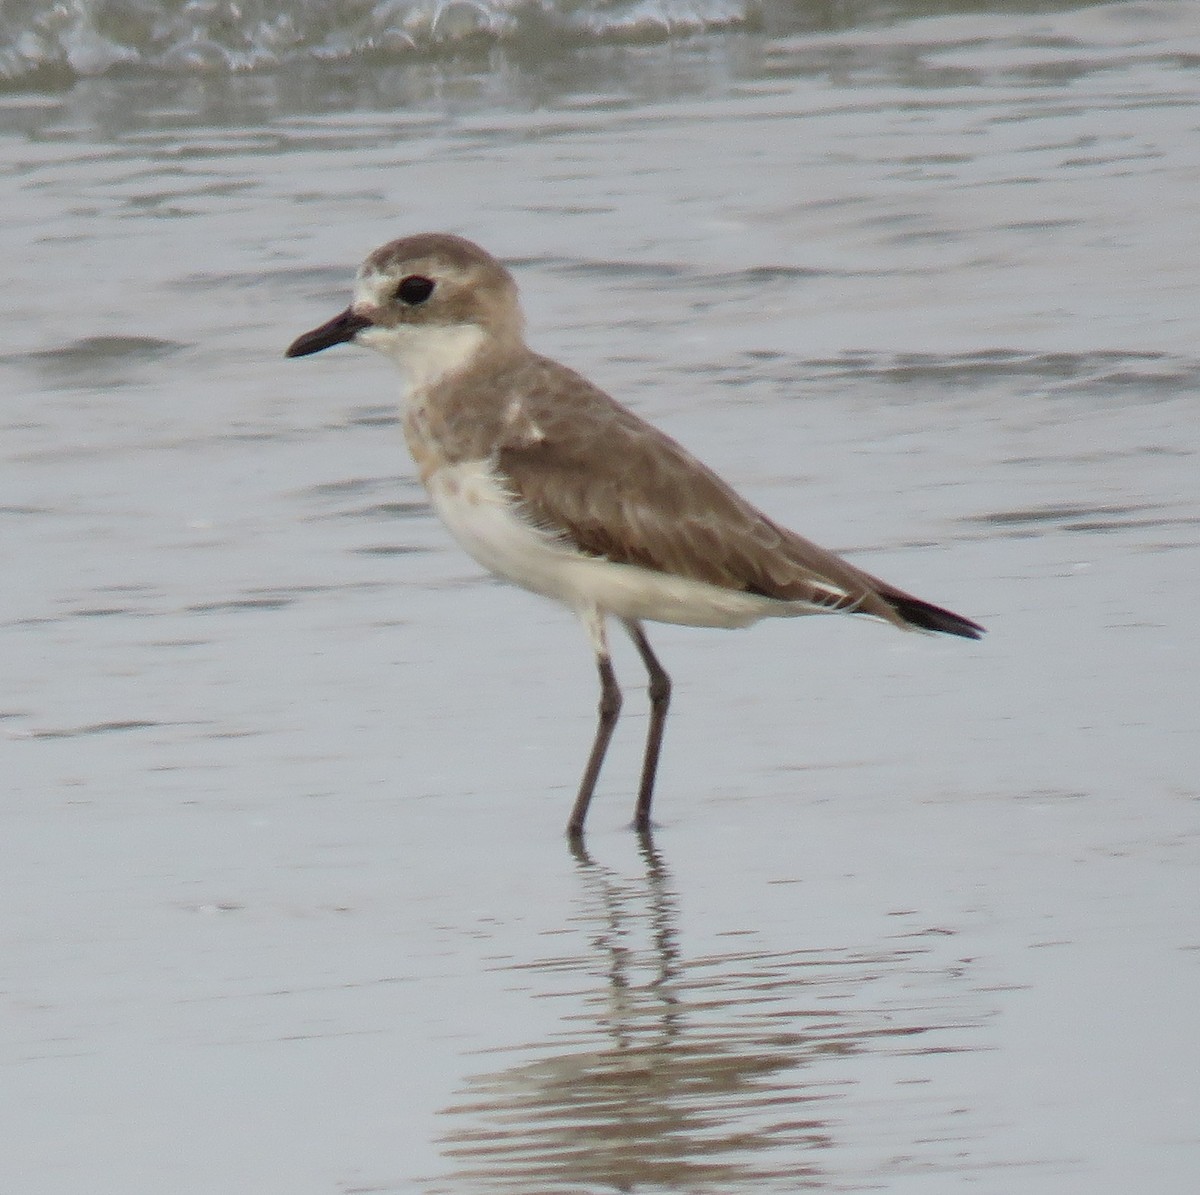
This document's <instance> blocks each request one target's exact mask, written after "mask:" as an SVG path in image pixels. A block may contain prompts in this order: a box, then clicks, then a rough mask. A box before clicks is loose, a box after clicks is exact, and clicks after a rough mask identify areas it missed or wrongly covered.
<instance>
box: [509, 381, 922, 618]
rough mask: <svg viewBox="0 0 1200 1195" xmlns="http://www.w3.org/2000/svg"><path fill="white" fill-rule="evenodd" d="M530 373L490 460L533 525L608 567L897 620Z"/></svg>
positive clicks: (698, 477)
mask: <svg viewBox="0 0 1200 1195" xmlns="http://www.w3.org/2000/svg"><path fill="white" fill-rule="evenodd" d="M540 364H541V366H542V368H541V369H540V370H539V374H538V376H537V377H535V378H530V377H525V378H523V379H521V385H520V387H519V388H515V387H514V390H513V393H514V394H519V395H520V404H521V406H520V418H516V417H513V418H510V420H509V423H510V433H509V434H508V435H506V436H505V437H503V438H502V440H501V447H500V449H499V452H498V459H497V462H496V463H497V466H498V468H499V469H500V471H501V473H502V474H503V475H504V477H505V480H506V483H507V484H508V485H509V486H510V488H511V490H512V492H513V494H514V495H515V496H516V497H517V498H518V500H519V501H520V503H521V505H522V507H523V510H524V512H525V514H526V516H527V517H528V518H530V519H531V520H532V521H533V522H535V523H536V524H538V525H539V526H541V527H543V528H545V529H546V530H548V531H552V532H553V533H555V534H558V535H561V536H563V537H564V538H565V539H567V540H568V541H569V542H571V543H572V544H573V545H574V546H576V547H577V548H578V549H579V550H580V551H583V552H586V553H588V554H590V555H594V556H599V557H603V558H604V559H607V560H611V561H615V562H617V563H622V564H636V565H640V566H642V567H643V568H649V569H654V570H656V571H659V572H664V573H672V574H675V575H678V576H682V577H687V578H690V579H692V580H696V581H704V582H707V583H708V584H710V585H718V586H722V587H724V588H727V589H733V590H738V591H741V592H748V593H756V594H761V595H763V596H766V597H770V598H775V599H778V600H780V601H785V602H802V603H807V604H810V605H812V606H814V607H818V608H823V609H829V610H839V609H842V610H853V611H856V612H861V613H865V614H873V615H875V616H876V617H879V618H884V619H887V620H888V621H889V622H894V623H897V624H903V623H906V622H908V621H909V620H908V619H906V618H904V617H903V616H902V615H901V614H899V613H898V611H897V609H896V607H895V606H894V605H893V604H892V603H891V602H890V601H888V600H887V599H886V598H884V597H883V596H882V595H881V593H880V590H881V589H886V588H887V587H885V586H883V584H882V582H879V581H877V580H876V579H875V578H874V577H871V576H870V575H869V574H867V573H864V572H862V571H860V570H859V569H856V568H855V567H854V566H853V565H850V564H848V563H847V562H846V561H844V560H842V559H840V558H839V557H838V556H836V555H834V554H833V553H832V552H829V551H826V550H825V549H824V548H821V547H818V546H817V545H816V544H814V543H811V542H810V541H808V540H806V539H804V538H802V537H801V536H799V535H796V534H795V533H794V532H791V531H788V530H787V529H785V528H783V527H780V526H779V525H778V524H777V523H775V522H773V521H772V520H771V519H769V518H768V517H767V516H766V515H764V514H763V513H762V512H761V511H759V510H757V509H755V507H753V506H752V505H751V504H750V503H749V502H747V501H746V500H745V499H744V498H742V497H741V496H740V495H739V494H737V493H736V491H734V490H733V489H732V488H731V487H730V486H729V485H727V484H726V483H725V482H724V481H722V480H721V478H720V477H718V476H717V475H716V474H715V473H714V472H713V471H712V470H711V469H709V468H708V467H707V466H706V465H704V464H703V463H701V462H700V461H699V460H698V459H697V458H696V457H694V456H693V455H692V454H691V453H690V452H688V451H687V449H685V448H684V447H682V445H680V444H679V443H677V442H676V441H675V440H673V439H671V438H670V437H669V436H667V435H666V434H664V433H663V432H661V431H659V430H658V429H657V428H655V427H653V426H651V425H650V424H648V423H646V422H645V421H644V420H642V419H640V418H639V417H638V416H637V415H635V414H633V412H631V411H629V410H627V409H626V408H625V407H622V406H621V405H620V404H618V403H617V402H616V401H615V400H613V399H612V398H610V397H609V396H608V395H607V394H605V393H604V392H603V391H601V390H598V389H597V388H596V387H594V386H592V385H591V384H590V383H588V382H586V381H585V380H584V379H583V378H581V377H580V376H579V375H577V374H574V373H573V372H571V371H569V370H566V369H565V368H564V367H562V366H559V365H557V364H555V363H554V362H550V361H546V360H545V359H541V361H540ZM563 375H566V376H565V377H564V376H563ZM564 396H569V401H565V400H564ZM508 409H509V411H510V413H511V412H513V411H514V409H515V408H513V407H512V405H511V404H510V406H509V408H508ZM894 592H896V594H897V595H898V596H907V595H900V594H899V591H894ZM913 600H916V599H913Z"/></svg>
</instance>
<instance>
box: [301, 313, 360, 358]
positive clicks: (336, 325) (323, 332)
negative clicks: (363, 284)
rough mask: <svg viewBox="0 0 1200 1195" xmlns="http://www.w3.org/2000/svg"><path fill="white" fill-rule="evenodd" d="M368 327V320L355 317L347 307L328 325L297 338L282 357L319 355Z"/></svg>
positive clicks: (352, 337)
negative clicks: (323, 350)
mask: <svg viewBox="0 0 1200 1195" xmlns="http://www.w3.org/2000/svg"><path fill="white" fill-rule="evenodd" d="M370 326H371V321H370V320H369V319H367V318H366V317H365V316H362V315H355V314H354V312H353V311H351V309H350V308H349V307H347V308H346V310H345V311H343V312H342V313H341V314H340V315H335V316H334V317H333V319H331V320H330V321H329V323H327V324H322V325H321V326H320V327H319V328H314V329H313V330H312V331H311V332H305V333H304V335H303V336H297V337H296V339H295V340H293V341H292V343H291V344H289V345H288V350H287V352H286V353H285V354H284V356H285V357H307V356H308V354H309V353H319V352H320V351H321V350H322V349H328V348H332V347H333V346H334V345H335V344H345V343H346V341H347V340H353V339H354V337H355V334H356V333H358V332H361V331H362V330H363V328H369V327H370Z"/></svg>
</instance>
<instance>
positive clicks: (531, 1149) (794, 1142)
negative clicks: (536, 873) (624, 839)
mask: <svg viewBox="0 0 1200 1195" xmlns="http://www.w3.org/2000/svg"><path fill="white" fill-rule="evenodd" d="M573 853H574V855H575V859H576V862H577V865H578V873H579V878H580V883H581V892H580V897H579V912H578V913H577V915H576V916H575V917H574V918H573V925H572V926H570V927H568V928H576V929H577V928H579V927H580V926H582V927H583V929H584V933H585V934H586V938H587V949H586V951H584V952H582V953H579V954H575V955H564V956H557V957H550V958H546V959H542V960H539V961H536V962H533V963H525V964H521V965H519V966H517V967H515V968H513V969H514V970H518V971H525V972H526V973H529V972H534V973H535V975H536V980H535V984H534V990H536V991H537V992H538V994H540V995H546V994H559V995H562V996H563V997H565V998H567V999H569V1000H570V1001H571V1006H572V1009H573V1011H572V1012H571V1013H569V1014H568V1015H567V1016H566V1017H565V1018H564V1020H563V1022H562V1024H561V1026H560V1027H559V1029H558V1030H557V1032H555V1033H554V1034H553V1035H552V1036H551V1037H550V1038H549V1039H548V1040H547V1041H545V1042H541V1043H527V1044H525V1045H523V1046H518V1047H514V1052H515V1053H518V1054H519V1055H520V1058H521V1061H520V1062H518V1063H516V1064H515V1065H513V1066H510V1067H507V1068H504V1069H502V1070H498V1071H493V1072H492V1073H489V1074H482V1075H478V1076H475V1077H474V1078H472V1080H471V1081H470V1084H469V1087H468V1088H467V1090H466V1091H464V1092H463V1093H462V1098H461V1099H460V1100H459V1101H457V1102H456V1103H454V1104H453V1105H452V1106H450V1107H448V1108H446V1109H445V1110H444V1113H445V1115H447V1116H449V1117H451V1118H452V1119H453V1120H454V1121H455V1127H454V1128H452V1129H451V1130H450V1131H449V1132H448V1133H447V1134H446V1135H445V1136H444V1137H443V1138H442V1140H441V1145H442V1148H443V1152H444V1154H445V1156H446V1157H447V1158H448V1159H449V1160H450V1162H451V1164H452V1166H453V1170H452V1172H451V1173H450V1174H448V1175H446V1176H445V1177H444V1178H443V1179H442V1180H440V1182H439V1183H438V1184H435V1185H434V1186H432V1187H429V1188H427V1189H428V1190H429V1191H431V1192H440V1191H446V1192H449V1191H454V1192H463V1191H469V1190H476V1191H509V1192H523V1193H526V1195H527V1193H528V1192H531V1191H539V1192H549V1191H554V1192H570V1191H590V1190H595V1189H600V1188H603V1189H610V1190H616V1191H633V1190H638V1189H643V1188H650V1187H658V1188H661V1189H669V1190H676V1191H682V1190H687V1191H709V1190H711V1191H714V1192H715V1191H722V1192H728V1191H731V1190H737V1189H746V1186H747V1185H748V1184H750V1183H754V1184H756V1189H779V1190H781V1191H782V1190H795V1189H797V1188H799V1187H808V1188H820V1187H825V1186H830V1185H838V1183H837V1182H835V1180H834V1178H833V1176H832V1175H831V1174H829V1173H828V1172H827V1170H826V1169H825V1168H826V1167H827V1166H828V1164H829V1160H830V1159H829V1149H830V1147H831V1146H832V1145H834V1143H835V1138H834V1134H835V1131H836V1129H835V1126H836V1125H838V1124H841V1123H842V1118H841V1117H839V1116H838V1114H837V1112H836V1108H837V1105H838V1103H839V1101H840V1100H842V1099H843V1098H844V1097H845V1096H846V1095H847V1093H848V1092H849V1091H850V1090H851V1089H852V1088H853V1086H854V1084H855V1081H856V1080H855V1075H854V1073H853V1071H854V1068H853V1067H852V1066H851V1067H847V1066H846V1065H845V1060H846V1059H853V1058H854V1057H855V1056H861V1055H862V1054H863V1053H864V1052H868V1051H870V1052H884V1053H897V1054H898V1053H903V1054H906V1055H910V1054H914V1053H923V1052H926V1051H925V1047H924V1046H923V1045H918V1044H917V1043H915V1042H913V1040H912V1039H913V1038H915V1037H918V1036H921V1035H927V1034H930V1033H934V1034H935V1035H936V1039H937V1040H936V1042H935V1044H932V1045H930V1046H929V1049H928V1052H929V1053H930V1054H933V1053H939V1052H944V1051H946V1050H947V1049H952V1050H953V1049H962V1048H969V1047H965V1046H962V1045H948V1044H947V1041H946V1039H945V1036H944V1034H942V1033H940V1032H937V1031H939V1030H944V1029H948V1028H956V1029H961V1028H962V1027H963V1022H962V1020H961V1019H958V1018H953V1020H954V1024H953V1025H949V1024H947V1023H946V1022H945V1021H943V1022H942V1023H940V1024H937V1023H932V1022H931V1021H930V1019H929V1017H930V1015H931V1014H932V1013H933V1011H934V1010H932V1009H930V1008H925V1009H921V1008H914V1007H912V1001H911V999H909V1000H907V1001H905V1002H904V1004H903V1005H902V1006H900V1007H898V1008H891V1007H887V1006H886V1005H887V1000H886V999H884V1000H883V1001H881V1002H875V1003H874V1004H873V1003H872V1001H871V1000H869V999H868V1000H866V1001H864V999H863V994H864V988H866V989H868V990H869V989H870V988H871V986H872V985H879V984H880V981H885V983H884V985H883V986H886V987H887V988H888V989H889V990H894V984H895V981H896V979H897V971H900V972H901V973H903V972H905V971H911V970H913V969H914V968H920V969H922V970H924V969H925V968H926V967H927V966H928V965H929V959H928V957H927V956H928V953H929V949H930V947H929V945H928V943H927V942H926V943H922V942H920V941H919V940H918V941H917V942H914V941H913V940H912V939H911V938H909V937H906V938H905V939H904V941H903V942H896V943H894V946H895V948H894V949H890V950H888V949H883V950H881V951H878V952H855V951H852V950H849V949H838V950H826V949H823V950H811V951H799V950H798V951H789V952H783V953H780V952H769V951H754V950H745V951H740V952H736V953H729V954H721V955H707V956H699V957H693V958H688V957H687V956H686V955H685V953H684V951H683V950H682V948H681V945H680V941H679V928H678V922H679V916H678V896H677V893H676V891H675V889H674V888H673V886H672V883H671V879H670V875H669V873H668V871H667V868H666V866H665V864H664V862H663V859H662V856H661V855H660V854H659V853H658V851H657V850H656V849H655V847H654V845H653V843H652V841H651V839H650V837H649V836H648V835H643V836H642V837H641V839H640V856H641V868H640V871H639V873H638V874H635V875H622V874H620V873H619V872H617V871H616V870H614V869H613V868H610V867H607V866H604V865H602V864H598V863H596V862H595V861H594V860H593V859H592V858H591V856H590V855H589V854H588V853H587V851H586V849H585V848H584V846H583V845H582V842H577V843H575V844H574V847H573ZM922 957H924V961H918V960H921V959H922ZM901 977H903V976H901ZM559 978H561V979H565V980H567V981H568V983H567V986H566V990H564V988H563V987H562V986H559V987H554V986H553V982H551V983H548V982H547V980H550V981H553V980H555V979H559ZM909 995H910V997H911V993H909ZM941 1011H942V1012H943V1013H944V1012H945V1010H944V1009H941ZM531 1056H532V1060H531ZM441 1184H445V1185H441Z"/></svg>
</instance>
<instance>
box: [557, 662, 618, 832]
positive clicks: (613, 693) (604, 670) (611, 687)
mask: <svg viewBox="0 0 1200 1195" xmlns="http://www.w3.org/2000/svg"><path fill="white" fill-rule="evenodd" d="M596 666H597V667H598V668H599V669H600V717H599V721H598V722H597V723H596V738H595V739H594V740H593V742H592V753H591V755H589V756H588V761H587V767H586V768H584V769H583V779H582V780H581V781H580V782H579V795H578V796H577V797H576V798H575V807H574V809H572V810H571V820H570V821H569V822H567V834H568V835H569V836H570V837H571V838H572V839H573V840H575V839H579V838H582V837H583V823H584V820H585V819H586V817H587V811H588V805H589V804H590V803H591V800H592V793H593V791H594V790H595V788H596V778H597V777H598V776H599V775H600V765H601V764H602V763H604V753H605V752H606V751H607V750H608V740H609V739H611V738H612V732H613V727H614V726H616V724H617V716H618V715H619V714H620V712H621V690H620V689H619V688H618V687H617V678H616V674H615V673H614V672H613V666H612V661H611V660H610V659H609V658H608V653H607V652H600V651H597V653H596Z"/></svg>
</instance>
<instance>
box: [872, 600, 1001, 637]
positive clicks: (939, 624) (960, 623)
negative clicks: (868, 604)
mask: <svg viewBox="0 0 1200 1195" xmlns="http://www.w3.org/2000/svg"><path fill="white" fill-rule="evenodd" d="M880 596H881V597H882V598H883V599H884V601H886V602H887V603H888V604H889V605H890V606H891V607H892V609H893V610H895V611H896V613H897V614H899V615H900V617H901V618H903V619H904V621H905V622H906V623H908V625H909V626H912V627H919V628H920V629H921V630H923V631H936V632H938V633H939V634H942V635H958V636H959V637H960V638H963V639H982V638H983V636H984V635H985V634H986V633H987V629H986V628H985V627H981V626H980V625H979V623H977V622H972V621H971V620H970V619H969V618H963V616H962V615H961V614H955V613H954V611H952V610H943V609H942V607H941V606H935V605H933V604H932V603H930V602H923V601H921V599H920V598H915V597H909V596H908V594H906V593H882V594H880Z"/></svg>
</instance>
